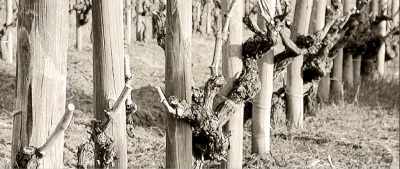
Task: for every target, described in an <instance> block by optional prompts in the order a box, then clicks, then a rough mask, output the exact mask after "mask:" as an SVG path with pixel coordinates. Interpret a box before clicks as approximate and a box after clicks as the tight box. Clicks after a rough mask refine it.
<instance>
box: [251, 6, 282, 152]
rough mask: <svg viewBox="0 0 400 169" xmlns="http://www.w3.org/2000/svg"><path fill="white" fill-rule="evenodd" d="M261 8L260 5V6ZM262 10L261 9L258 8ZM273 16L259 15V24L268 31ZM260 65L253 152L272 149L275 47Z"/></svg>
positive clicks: (272, 12) (254, 109)
mask: <svg viewBox="0 0 400 169" xmlns="http://www.w3.org/2000/svg"><path fill="white" fill-rule="evenodd" d="M267 4H268V6H269V9H271V11H269V13H270V14H271V17H274V16H275V15H274V14H275V5H276V1H275V0H268V1H267ZM259 8H260V6H259ZM258 11H259V12H261V9H259V10H258ZM272 20H273V18H269V20H268V21H266V20H265V19H264V18H263V17H262V16H261V15H258V16H257V25H258V27H260V29H262V30H263V31H265V32H267V28H266V22H271V21H272ZM257 64H258V66H259V71H260V72H259V76H260V80H261V91H260V93H258V94H257V95H256V97H255V98H254V100H253V109H252V112H253V115H252V122H253V123H252V144H251V152H252V153H253V154H265V153H269V151H270V127H271V126H270V120H271V99H272V92H273V81H274V49H273V48H272V49H271V50H269V51H268V52H267V53H265V54H264V56H263V57H262V58H260V59H258V60H257Z"/></svg>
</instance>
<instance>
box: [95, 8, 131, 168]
mask: <svg viewBox="0 0 400 169" xmlns="http://www.w3.org/2000/svg"><path fill="white" fill-rule="evenodd" d="M92 8H93V9H92V10H93V38H94V42H93V73H94V75H93V83H94V91H93V93H94V113H95V118H96V119H97V120H100V121H103V122H104V121H107V120H108V119H109V118H108V117H106V113H104V110H109V109H110V108H111V107H112V106H113V103H114V102H116V100H117V97H118V96H119V94H120V93H121V92H122V89H123V87H124V84H125V80H124V43H123V42H124V41H123V38H124V37H123V21H122V19H123V13H122V8H123V2H122V1H120V2H118V3H116V2H115V1H112V0H104V1H93V7H92ZM124 102H125V101H124ZM115 114H116V115H114V116H113V121H112V122H111V124H110V129H109V130H107V131H105V133H106V134H107V135H109V136H110V137H112V138H113V139H114V147H115V151H116V153H117V156H118V159H117V160H116V161H115V166H113V167H115V168H126V167H127V149H126V145H127V143H126V114H125V106H121V107H119V108H118V109H116V111H115ZM103 131H104V130H103ZM95 150H96V153H95V160H102V159H100V158H101V157H100V155H101V153H100V152H99V151H100V150H101V146H100V145H99V144H96V145H95ZM95 167H96V168H99V167H101V166H100V163H97V162H96V163H95Z"/></svg>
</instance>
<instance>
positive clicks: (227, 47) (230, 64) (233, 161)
mask: <svg viewBox="0 0 400 169" xmlns="http://www.w3.org/2000/svg"><path fill="white" fill-rule="evenodd" d="M232 2H233V0H224V1H222V2H221V8H222V11H223V13H227V12H228V11H229V9H230V8H231V4H232ZM232 10H233V11H232V13H233V15H232V18H231V20H230V23H229V35H228V40H227V41H226V42H225V43H224V45H223V47H222V55H223V57H222V75H223V76H224V78H225V80H226V82H227V85H226V86H225V87H224V88H222V89H221V90H220V94H222V95H224V96H227V95H228V93H229V91H231V89H232V88H234V86H235V82H236V80H237V79H238V77H239V75H240V73H241V72H242V64H243V63H242V60H241V57H242V42H243V41H242V38H243V33H242V31H243V26H242V24H243V23H242V17H243V12H244V11H243V0H237V4H236V7H235V8H234V9H232ZM225 19H226V18H225V17H224V19H223V21H222V22H223V23H225ZM243 108H244V105H241V106H239V107H238V108H237V109H236V112H235V114H234V115H232V117H231V118H230V119H229V121H228V122H227V123H226V124H225V126H224V129H223V130H224V131H225V132H229V131H232V136H231V139H230V148H229V150H228V155H227V157H226V159H227V161H228V162H225V161H222V162H221V168H242V160H243Z"/></svg>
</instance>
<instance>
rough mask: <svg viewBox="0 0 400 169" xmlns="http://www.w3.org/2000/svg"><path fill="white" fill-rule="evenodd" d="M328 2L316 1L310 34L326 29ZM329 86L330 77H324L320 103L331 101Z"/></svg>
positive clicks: (319, 92)
mask: <svg viewBox="0 0 400 169" xmlns="http://www.w3.org/2000/svg"><path fill="white" fill-rule="evenodd" d="M327 1H329V0H314V6H313V8H312V10H313V12H312V14H311V19H312V22H311V25H310V30H309V31H308V32H310V33H313V32H315V31H317V30H321V29H322V28H324V26H325V12H326V6H327ZM329 85H330V75H329V74H328V75H326V76H324V77H322V78H321V80H320V81H319V84H318V91H317V97H318V100H319V102H320V103H326V102H327V101H328V100H329Z"/></svg>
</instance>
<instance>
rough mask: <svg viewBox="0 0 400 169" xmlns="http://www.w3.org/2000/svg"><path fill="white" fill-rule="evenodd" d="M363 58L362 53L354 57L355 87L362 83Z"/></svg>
mask: <svg viewBox="0 0 400 169" xmlns="http://www.w3.org/2000/svg"><path fill="white" fill-rule="evenodd" d="M361 58H362V55H355V56H354V57H353V86H355V87H357V86H358V85H360V84H361Z"/></svg>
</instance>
